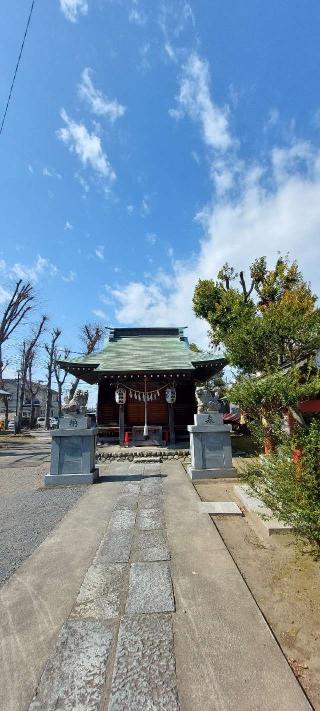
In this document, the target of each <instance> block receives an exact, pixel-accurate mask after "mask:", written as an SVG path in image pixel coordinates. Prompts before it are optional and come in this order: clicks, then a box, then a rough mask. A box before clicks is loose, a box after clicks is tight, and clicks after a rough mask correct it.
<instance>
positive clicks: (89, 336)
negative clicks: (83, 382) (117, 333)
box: [69, 323, 104, 400]
mask: <svg viewBox="0 0 320 711" xmlns="http://www.w3.org/2000/svg"><path fill="white" fill-rule="evenodd" d="M103 331H104V328H103V326H101V325H100V324H93V323H85V324H84V326H82V327H81V329H80V338H81V341H82V343H83V344H84V346H85V355H90V353H93V351H94V349H95V347H96V346H97V345H98V343H99V342H100V341H101V338H102V336H103ZM79 380H80V378H76V379H75V380H74V381H73V383H72V385H71V388H70V391H69V398H70V400H71V398H73V396H74V394H75V392H76V389H77V387H78V385H79Z"/></svg>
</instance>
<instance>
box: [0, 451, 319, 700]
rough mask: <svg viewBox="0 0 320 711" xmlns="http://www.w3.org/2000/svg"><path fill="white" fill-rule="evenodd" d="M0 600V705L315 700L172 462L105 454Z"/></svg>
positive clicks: (183, 473)
mask: <svg viewBox="0 0 320 711" xmlns="http://www.w3.org/2000/svg"><path fill="white" fill-rule="evenodd" d="M1 604H2V608H3V612H2V613H1V615H0V628H1V629H0V641H1V648H0V668H1V672H2V685H0V711H27V710H29V711H58V709H59V710H60V711H207V709H208V710H209V711H234V709H236V710H237V711H310V709H311V706H310V704H309V702H308V700H307V699H306V697H305V696H304V694H303V692H302V690H301V688H300V686H299V684H298V682H297V680H296V679H295V677H294V675H293V673H292V671H291V669H290V667H289V665H288V663H287V661H286V659H285V658H284V656H283V654H282V652H281V650H280V648H279V646H278V644H277V642H276V640H275V638H274V637H273V634H272V632H271V631H270V629H269V627H268V625H267V623H266V621H265V620H264V618H263V616H262V614H261V612H260V610H259V609H258V607H257V605H256V603H255V601H254V599H253V597H252V595H251V593H250V591H249V589H248V587H247V586H246V584H245V582H244V580H243V578H242V576H241V574H240V572H239V570H238V569H237V567H236V566H235V564H234V562H233V560H232V558H231V556H230V554H229V551H228V550H227V548H226V546H225V544H224V542H223V540H222V539H221V537H220V535H219V533H218V531H217V529H216V528H215V526H214V524H213V522H212V520H211V519H210V517H209V515H208V514H207V513H201V512H200V511H199V499H198V496H197V494H196V492H195V489H194V487H193V486H192V483H191V482H190V480H189V479H188V477H187V475H186V474H185V472H184V470H183V468H182V466H181V465H180V464H179V463H171V464H165V465H155V464H145V465H135V464H132V465H130V466H129V468H128V465H127V464H125V465H123V464H116V463H114V464H112V465H111V466H110V468H109V470H108V476H106V477H104V478H103V480H102V481H101V482H100V483H99V484H97V485H95V486H93V487H88V488H87V490H86V492H85V493H84V495H83V496H82V497H81V499H80V500H79V502H78V503H77V504H76V505H75V507H74V508H73V509H72V510H71V511H69V513H68V514H67V515H66V516H65V517H64V519H63V520H62V522H61V523H60V524H59V525H58V526H57V527H56V529H55V530H54V531H53V532H52V533H51V534H50V536H48V538H47V539H46V541H44V542H43V543H42V544H41V546H39V548H38V549H37V550H36V551H35V552H34V553H33V555H32V556H30V558H29V559H28V560H27V561H25V563H24V564H23V565H22V566H21V568H20V569H19V571H18V572H17V573H16V574H15V575H13V576H12V577H11V579H10V581H8V583H7V584H5V585H4V586H3V588H2V591H0V605H1ZM32 697H33V699H32Z"/></svg>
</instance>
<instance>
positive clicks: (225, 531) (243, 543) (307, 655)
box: [193, 479, 320, 711]
mask: <svg viewBox="0 0 320 711" xmlns="http://www.w3.org/2000/svg"><path fill="white" fill-rule="evenodd" d="M193 483H194V484H195V488H196V490H197V492H198V494H199V496H200V498H201V499H202V500H203V501H236V502H237V503H238V505H240V504H239V501H238V500H237V497H236V495H235V493H234V491H233V486H234V483H235V482H234V481H233V482H232V481H230V480H229V481H228V480H221V479H220V480H217V481H214V480H206V481H205V480H202V481H199V482H196V483H195V482H193ZM240 508H241V505H240ZM211 518H212V520H213V523H214V525H216V527H217V529H218V531H219V532H220V535H221V536H222V538H223V540H224V542H225V544H226V545H227V547H228V549H229V551H230V553H231V555H232V557H233V559H234V561H235V563H236V565H237V566H238V568H239V570H240V572H241V573H242V576H243V578H244V580H245V581H246V583H247V585H248V587H249V588H250V590H251V593H252V595H253V597H254V598H255V600H256V602H257V604H258V605H259V607H260V609H261V611H262V613H263V615H264V616H265V618H266V620H267V621H268V624H269V625H270V627H271V629H272V631H273V633H274V635H275V637H276V639H277V640H278V643H279V645H280V647H281V648H282V650H283V652H284V654H285V656H286V657H287V659H288V661H289V663H290V665H291V667H292V669H293V671H294V673H295V675H296V676H297V678H298V679H299V681H300V683H301V685H302V687H303V688H304V690H305V692H306V694H307V696H308V697H309V699H310V701H311V703H312V704H313V706H314V708H315V709H316V711H320V563H319V562H316V561H315V560H313V559H312V558H311V557H310V556H309V555H308V554H307V553H302V552H301V551H299V549H297V547H296V545H295V544H294V542H293V537H292V536H288V535H281V534H280V535H279V534H278V535H276V536H274V535H273V536H271V537H268V538H267V537H265V536H263V537H261V536H260V534H258V533H257V532H256V530H255V529H254V528H253V524H252V523H251V521H249V520H248V518H247V517H246V516H245V515H244V516H243V517H240V516H212V517H211ZM297 711H298V710H297Z"/></svg>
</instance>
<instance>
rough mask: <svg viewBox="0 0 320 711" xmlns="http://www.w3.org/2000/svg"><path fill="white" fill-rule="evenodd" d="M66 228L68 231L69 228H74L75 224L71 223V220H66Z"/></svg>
mask: <svg viewBox="0 0 320 711" xmlns="http://www.w3.org/2000/svg"><path fill="white" fill-rule="evenodd" d="M64 229H65V230H66V231H68V230H69V231H71V230H73V225H72V224H71V222H69V220H66V222H65V226H64Z"/></svg>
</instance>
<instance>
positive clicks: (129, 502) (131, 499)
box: [115, 493, 138, 511]
mask: <svg viewBox="0 0 320 711" xmlns="http://www.w3.org/2000/svg"><path fill="white" fill-rule="evenodd" d="M137 506H138V493H134V494H130V493H129V494H121V495H120V496H119V498H118V501H117V503H116V505H115V511H119V510H121V509H130V510H131V511H135V510H136V508H137Z"/></svg>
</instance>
